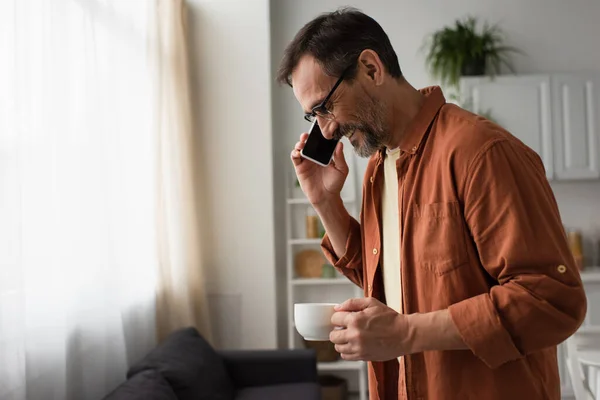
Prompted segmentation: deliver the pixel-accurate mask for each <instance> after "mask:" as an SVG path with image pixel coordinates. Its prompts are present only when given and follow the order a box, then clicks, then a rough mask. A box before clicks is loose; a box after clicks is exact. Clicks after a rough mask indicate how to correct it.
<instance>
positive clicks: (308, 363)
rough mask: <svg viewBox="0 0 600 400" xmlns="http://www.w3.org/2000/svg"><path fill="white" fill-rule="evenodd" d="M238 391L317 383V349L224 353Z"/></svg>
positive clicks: (221, 353) (221, 352)
mask: <svg viewBox="0 0 600 400" xmlns="http://www.w3.org/2000/svg"><path fill="white" fill-rule="evenodd" d="M218 353H219V354H220V355H221V357H222V358H223V361H224V363H225V368H226V369H227V371H228V372H229V376H230V377H231V380H232V381H233V383H234V385H235V387H236V388H238V389H239V388H244V387H250V386H268V385H278V384H286V383H303V382H317V380H318V375H317V356H316V352H315V351H314V350H309V349H306V350H303V349H299V350H221V351H219V352H218Z"/></svg>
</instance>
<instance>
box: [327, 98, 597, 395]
mask: <svg viewBox="0 0 600 400" xmlns="http://www.w3.org/2000/svg"><path fill="white" fill-rule="evenodd" d="M422 93H423V94H425V95H426V98H425V101H424V104H423V106H422V108H421V110H420V112H419V114H418V115H417V116H416V118H415V119H414V120H413V121H412V122H411V124H410V126H409V127H408V128H407V130H406V132H405V136H404V138H403V140H402V143H401V144H400V149H401V150H402V152H401V155H400V158H399V160H398V161H397V164H396V166H397V171H398V209H399V215H400V249H401V254H400V258H401V265H402V268H401V282H402V291H401V292H402V299H401V302H402V307H403V310H404V313H405V314H411V313H417V312H418V313H425V312H430V311H435V310H440V309H449V312H450V315H451V317H452V319H453V321H454V323H455V324H456V326H457V328H458V331H459V333H460V335H461V337H462V338H463V340H464V342H465V343H466V345H467V346H468V347H469V349H470V350H461V351H428V352H424V353H416V354H411V355H408V356H405V357H402V359H401V360H402V362H401V363H399V362H398V360H397V359H396V358H393V359H392V360H390V361H385V362H369V393H370V398H371V399H372V400H374V399H380V400H390V399H410V400H417V399H427V400H453V399H456V400H459V399H460V400H466V399H476V400H480V399H486V400H495V399H498V400H505V399H511V400H518V399H527V400H533V399H536V400H537V399H557V400H558V399H560V382H559V376H558V367H557V359H556V357H557V355H556V346H557V345H558V344H559V343H561V342H562V341H563V340H565V339H566V338H567V337H568V336H570V335H571V334H572V333H573V332H574V331H575V330H576V329H577V328H578V327H579V325H580V324H581V322H582V320H583V318H584V315H585V312H586V299H585V293H584V290H583V287H582V283H581V279H580V277H579V273H578V271H577V269H576V266H575V263H574V260H573V256H572V255H571V253H570V251H569V247H568V245H567V240H566V237H565V233H564V229H563V226H562V222H561V219H560V215H559V212H558V207H557V205H556V201H555V199H554V195H553V193H552V191H551V189H550V186H549V184H548V181H547V179H546V177H545V172H544V167H543V165H542V161H541V159H540V158H539V157H538V155H537V154H536V153H535V152H534V151H532V150H531V149H530V148H528V147H527V146H525V145H524V144H523V143H522V142H521V141H520V140H518V139H517V138H515V137H514V136H512V135H511V134H510V133H508V132H507V131H506V130H504V129H502V128H501V127H500V126H498V125H496V124H494V123H492V122H490V121H487V120H485V119H483V118H481V117H478V116H476V115H474V114H472V113H469V112H468V111H465V110H463V109H461V108H459V107H457V106H455V105H453V104H446V102H445V99H444V96H443V94H442V92H441V90H440V89H439V88H438V87H433V88H427V89H424V90H422ZM382 184H383V154H382V153H378V154H375V155H374V156H373V157H371V159H370V161H369V164H368V167H367V170H366V173H365V177H364V183H363V204H362V209H361V215H360V222H358V221H356V220H352V223H351V228H350V235H349V237H348V241H347V243H346V254H344V255H343V256H342V257H341V258H339V259H338V258H337V257H336V255H335V252H334V250H333V246H332V245H331V242H330V241H329V239H328V237H327V236H326V237H325V238H324V239H323V243H322V248H323V251H324V253H325V255H326V256H327V257H328V258H329V260H330V262H331V263H332V264H334V265H335V266H336V267H337V268H338V269H339V270H340V271H341V272H342V273H343V274H344V275H346V276H347V277H348V278H349V279H351V280H352V281H353V282H355V283H356V284H357V285H359V286H361V287H362V288H363V289H364V295H365V296H372V297H375V298H377V299H379V300H382V299H383V297H384V296H383V288H382V286H383V285H382V277H381V270H380V268H379V264H380V254H381V251H382V248H381V243H382V238H381V225H382V224H381V221H380V216H381V210H380V208H381V193H382Z"/></svg>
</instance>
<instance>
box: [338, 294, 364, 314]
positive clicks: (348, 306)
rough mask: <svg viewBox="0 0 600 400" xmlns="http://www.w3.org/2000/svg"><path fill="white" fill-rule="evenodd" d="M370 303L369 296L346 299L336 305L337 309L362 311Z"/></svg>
mask: <svg viewBox="0 0 600 400" xmlns="http://www.w3.org/2000/svg"><path fill="white" fill-rule="evenodd" d="M369 304H370V301H369V298H368V297H366V298H354V299H348V300H346V301H344V302H343V303H342V304H338V305H337V306H335V307H334V308H335V310H336V311H362V310H364V309H365V308H368V307H369Z"/></svg>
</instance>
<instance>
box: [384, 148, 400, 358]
mask: <svg viewBox="0 0 600 400" xmlns="http://www.w3.org/2000/svg"><path fill="white" fill-rule="evenodd" d="M399 157H400V149H399V148H396V149H393V150H389V149H388V150H387V151H386V157H385V160H384V163H383V168H384V185H383V195H382V196H381V220H382V224H383V253H382V258H383V260H382V261H383V263H382V266H383V290H384V292H385V299H386V303H387V306H388V307H390V308H392V309H393V310H395V311H397V312H399V313H400V314H402V286H401V276H400V215H399V204H398V172H397V171H396V161H397V160H398V158H399ZM398 361H400V362H401V361H402V357H398Z"/></svg>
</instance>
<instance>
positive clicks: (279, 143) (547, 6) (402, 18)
mask: <svg viewBox="0 0 600 400" xmlns="http://www.w3.org/2000/svg"><path fill="white" fill-rule="evenodd" d="M344 5H352V6H355V7H357V8H359V9H361V10H362V11H363V12H365V13H367V14H369V15H371V16H372V17H374V18H375V19H376V20H377V21H378V22H379V23H380V24H381V25H382V26H383V28H384V30H385V31H386V32H387V33H388V36H389V37H390V40H391V42H392V45H393V46H394V48H395V50H396V52H397V54H398V58H399V61H400V67H401V68H402V71H403V72H404V74H405V76H406V77H407V79H408V80H409V81H410V82H411V83H412V84H413V85H414V86H416V87H423V86H427V85H430V84H436V83H437V82H435V81H433V80H432V79H430V78H429V76H428V74H427V71H426V69H425V67H424V66H425V64H424V55H423V53H422V52H420V47H421V45H422V43H423V39H424V37H425V36H426V35H428V34H430V33H431V32H433V31H435V30H437V29H439V28H441V27H443V26H444V25H448V24H451V23H453V21H454V20H455V19H456V18H459V17H462V16H465V15H467V14H471V15H474V16H476V17H479V18H480V19H486V20H489V21H490V22H492V23H493V22H499V23H500V24H501V27H502V28H503V29H504V31H505V32H506V34H507V39H508V42H509V43H510V44H512V45H514V46H516V47H519V48H520V49H521V50H523V51H524V52H525V53H526V55H525V56H516V57H515V58H514V65H515V67H516V69H517V71H518V72H519V73H523V74H525V73H534V72H535V73H549V72H578V71H579V72H581V71H600V51H598V49H600V46H599V44H598V38H600V24H599V23H598V18H600V2H599V1H597V0H572V1H563V0H501V1H500V0H493V1H492V0H455V1H447V0H422V1H406V0H404V1H401V0H394V1H382V0H360V1H354V2H352V3H350V4H348V3H346V2H343V1H337V0H303V1H297V0H274V1H272V2H271V24H272V26H271V31H272V35H271V39H272V42H271V48H272V65H273V68H276V65H277V64H278V62H279V60H280V59H281V56H282V52H283V49H284V47H285V45H286V44H287V43H288V42H289V41H290V40H291V39H292V38H293V36H294V35H295V33H296V32H297V31H298V30H299V29H300V28H301V27H302V26H303V25H304V24H305V23H306V22H308V21H309V20H311V19H312V18H314V17H315V16H316V15H318V14H319V13H321V12H325V11H332V10H334V9H336V8H338V7H340V6H344ZM273 112H274V119H273V126H274V137H273V145H274V166H275V168H276V169H277V167H278V166H281V167H282V168H283V167H284V166H286V165H287V164H288V159H287V156H288V154H289V151H290V149H291V146H292V145H293V143H294V142H295V140H296V138H297V136H298V135H299V133H300V132H302V131H303V130H304V129H306V126H305V124H303V122H302V119H301V110H300V107H299V106H298V105H297V104H296V102H295V99H294V97H293V94H292V93H291V90H290V89H289V88H287V87H275V88H274V89H273ZM358 165H359V168H358V169H359V171H358V177H357V178H356V179H357V180H358V181H359V182H360V181H361V178H362V172H363V171H364V168H365V166H366V160H363V159H360V160H358ZM358 187H360V186H358ZM553 188H554V190H555V194H556V197H557V200H558V202H559V207H560V209H561V213H562V215H563V221H564V223H565V225H567V226H571V227H581V228H582V229H583V233H584V234H586V235H588V236H591V235H595V236H596V238H599V239H600V212H598V205H597V204H598V203H600V183H599V182H597V181H596V182H593V183H568V184H553ZM282 191H283V183H282V180H281V177H280V176H279V175H277V174H276V175H275V195H276V196H277V193H278V192H282ZM276 200H277V198H276ZM275 212H276V216H277V218H276V219H277V220H282V216H283V209H282V208H280V207H279V205H278V204H277V203H276V204H275ZM276 232H278V233H279V232H281V233H283V232H284V231H283V228H282V226H281V224H277V226H276ZM281 246H282V244H281V243H279V244H278V246H277V248H278V249H279V248H281ZM586 248H587V249H588V251H590V249H591V243H588V244H587V245H586ZM598 257H600V255H598V256H596V260H597V259H598ZM277 260H278V265H284V263H285V258H284V256H282V251H278V253H277ZM596 262H599V261H596ZM281 328H282V329H284V326H283V324H282V326H281Z"/></svg>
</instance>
